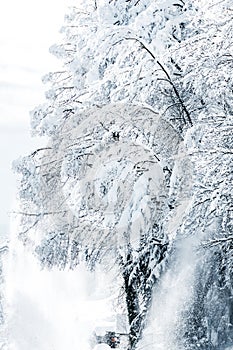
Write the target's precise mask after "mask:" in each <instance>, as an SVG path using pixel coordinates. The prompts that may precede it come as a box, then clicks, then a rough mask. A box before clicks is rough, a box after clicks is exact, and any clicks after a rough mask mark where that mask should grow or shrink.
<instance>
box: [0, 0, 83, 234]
mask: <svg viewBox="0 0 233 350" xmlns="http://www.w3.org/2000/svg"><path fill="white" fill-rule="evenodd" d="M77 1H78V0H77ZM77 1H76V2H77ZM69 4H70V0H40V1H31V0H20V1H18V0H8V1H4V2H2V3H1V12H0V184H1V186H0V189H1V192H0V193H1V199H0V236H1V235H2V234H4V233H5V232H6V231H7V232H8V229H9V214H8V213H9V211H10V210H11V205H12V201H13V199H14V197H15V193H16V190H15V175H14V174H13V173H12V171H11V163H12V161H13V160H14V159H15V158H18V157H19V156H20V155H25V154H27V153H28V152H29V151H30V150H31V149H35V147H36V146H37V145H38V144H39V143H40V142H41V141H38V140H34V139H30V127H29V125H30V124H29V122H30V121H29V111H30V110H32V109H33V108H34V107H35V106H36V105H38V104H40V103H43V100H44V92H45V89H46V88H45V86H43V84H42V82H41V76H42V75H44V74H45V73H47V72H49V71H53V70H56V67H58V66H59V64H60V62H59V61H58V60H57V59H56V58H55V57H53V56H52V55H51V54H49V52H48V49H49V46H51V45H52V44H54V43H55V42H57V40H58V39H59V35H60V34H59V29H60V27H61V26H62V24H63V18H64V15H65V13H66V8H67V6H68V5H69Z"/></svg>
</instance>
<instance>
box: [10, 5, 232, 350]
mask: <svg viewBox="0 0 233 350" xmlns="http://www.w3.org/2000/svg"><path fill="white" fill-rule="evenodd" d="M231 10H232V6H231V3H230V1H227V0H225V1H221V2H220V3H217V2H216V3H215V2H213V1H207V2H203V1H202V0H195V1H188V0H187V1H182V0H178V1H173V0H157V1H152V0H151V1H144V0H141V1H140V0H139V1H136V0H135V1H126V0H120V1H119V0H118V1H110V0H109V1H108V0H101V1H91V0H89V1H78V4H77V7H73V8H71V10H70V13H69V14H68V15H67V16H66V18H65V19H66V23H65V25H64V26H63V27H62V29H61V32H62V35H63V39H62V41H61V43H60V44H57V45H54V46H52V47H51V52H52V53H53V54H55V55H56V56H57V57H58V58H60V59H61V61H62V62H63V66H62V68H61V69H60V71H57V72H53V73H49V74H47V75H46V76H45V77H44V78H43V81H44V82H45V83H48V84H49V85H50V88H49V90H48V91H47V92H46V102H45V103H44V104H43V105H41V106H39V107H37V108H36V109H35V110H34V111H33V112H32V130H33V133H35V134H39V135H47V136H49V142H48V145H47V146H46V147H42V148H41V149H38V150H36V151H35V152H33V153H32V154H31V155H29V156H27V157H23V158H22V159H20V160H19V161H17V162H15V165H14V168H15V169H16V171H18V172H19V173H21V176H22V177H21V186H20V189H19V198H20V205H19V209H18V214H19V216H20V230H19V237H20V239H21V240H22V241H23V243H24V244H27V245H29V246H30V247H31V249H32V250H33V251H34V252H35V254H36V255H37V256H38V258H39V260H40V261H41V263H42V266H43V267H45V268H46V267H48V268H52V267H54V266H58V267H59V268H61V269H62V268H65V267H69V268H71V269H74V268H75V267H76V266H77V264H78V263H79V262H80V260H85V261H86V262H87V264H88V266H89V267H90V268H91V269H95V267H96V264H99V263H100V264H102V265H103V266H104V267H105V269H106V271H107V270H109V269H110V268H111V266H112V265H114V264H117V265H118V267H119V274H120V276H121V279H120V280H121V282H120V283H121V284H122V286H123V287H124V292H125V294H124V296H125V305H126V309H127V312H128V318H129V324H130V335H129V339H130V345H129V346H130V349H134V348H135V347H136V345H137V342H138V340H139V339H140V337H141V335H142V330H143V328H144V326H145V324H146V322H147V314H148V310H149V309H150V303H151V297H152V292H153V290H154V289H156V288H159V280H160V276H161V273H162V272H163V271H167V270H168V269H169V268H170V266H171V265H172V264H173V259H174V258H173V257H174V256H175V257H176V259H177V254H176V253H174V252H176V249H177V244H179V243H177V242H180V241H183V240H185V239H187V237H195V244H194V245H193V250H197V251H198V252H199V251H201V252H202V253H201V254H202V258H201V261H202V263H203V264H202V266H201V267H199V268H198V267H197V266H195V268H194V270H195V279H194V281H195V285H194V294H193V295H194V296H193V299H192V300H193V303H192V302H190V307H189V308H187V309H185V310H184V312H183V313H182V317H183V319H182V322H181V323H179V327H180V328H179V329H180V333H179V332H178V336H182V341H183V343H182V344H183V345H182V346H183V347H184V349H186V348H187V349H191V348H193V349H197V348H201V346H202V348H203V349H217V348H218V347H219V346H225V345H224V344H227V343H230V341H231V335H230V333H231V326H229V325H228V326H227V324H231V320H232V312H231V311H230V310H231V308H232V306H231V302H230V300H231V296H232V290H231V287H230V286H229V283H231V281H232V267H231V256H232V236H231V228H232V223H231V219H232V218H231V216H230V215H231V214H230V207H231V200H232V197H231V194H230V189H231V180H232V179H231V176H232V175H231V174H232V169H231V158H232V136H231V132H232V119H231V118H232V86H233V84H232V77H231V67H232V52H231V51H232V50H231V46H232V35H231V32H232V31H231V27H232V21H231V13H232V12H231ZM220 247H221V248H220ZM213 262H217V265H216V266H217V267H213V266H212V265H213ZM216 279H218V280H219V279H223V280H224V282H221V283H223V284H224V287H223V284H221V283H220V282H219V284H218V283H217V282H216ZM228 281H230V282H228ZM222 290H224V292H223V294H221V293H222ZM195 293H196V294H195ZM222 295H224V302H222V304H221V303H219V304H218V305H219V310H220V311H219V313H218V317H220V318H221V320H222V321H221V322H222V323H221V325H219V324H216V323H215V321H214V315H213V312H212V307H211V304H212V303H213V300H215V299H216V298H218V297H219V296H222ZM203 305H204V306H205V307H206V309H205V307H204V311H203V312H202V311H200V310H201V307H202V309H203ZM224 308H227V311H225V313H224V311H223V310H224ZM199 311H200V312H199ZM223 313H224V315H223ZM196 314H197V315H198V318H195V315H196ZM220 314H221V316H220ZM197 319H198V321H197ZM223 329H224V336H220V332H222V330H223ZM200 344H202V345H200ZM211 346H212V347H211ZM155 349H156V347H155Z"/></svg>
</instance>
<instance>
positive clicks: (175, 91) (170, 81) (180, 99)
mask: <svg viewBox="0 0 233 350" xmlns="http://www.w3.org/2000/svg"><path fill="white" fill-rule="evenodd" d="M123 40H135V41H137V42H139V43H140V45H141V46H142V48H143V49H144V50H146V51H147V52H148V53H149V55H150V56H151V57H152V58H153V59H154V60H156V57H155V55H154V54H153V53H152V51H151V50H149V48H148V47H147V46H146V45H145V44H143V42H142V41H141V40H139V39H138V38H124V39H121V40H119V41H118V42H116V43H115V45H116V44H117V43H119V42H121V41H123ZM156 63H157V64H158V65H159V67H160V68H161V69H162V71H163V72H164V74H165V75H166V77H167V79H166V81H167V82H169V83H170V84H171V86H172V88H173V90H174V93H175V95H176V97H177V98H178V100H179V103H180V105H181V106H182V108H183V111H184V113H185V114H186V117H187V120H188V122H189V124H190V125H191V126H193V122H192V119H191V116H190V113H189V111H188V110H187V108H186V106H185V104H184V101H183V100H182V98H181V96H180V94H179V91H178V90H177V88H176V86H175V85H174V83H173V82H172V80H171V77H170V75H169V74H168V72H167V71H166V69H165V68H164V66H163V65H162V64H161V63H160V62H159V61H158V60H156ZM184 121H185V120H184ZM185 123H186V122H185Z"/></svg>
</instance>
